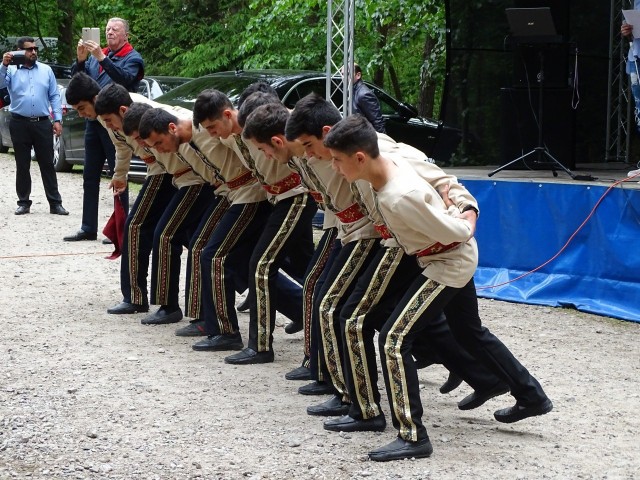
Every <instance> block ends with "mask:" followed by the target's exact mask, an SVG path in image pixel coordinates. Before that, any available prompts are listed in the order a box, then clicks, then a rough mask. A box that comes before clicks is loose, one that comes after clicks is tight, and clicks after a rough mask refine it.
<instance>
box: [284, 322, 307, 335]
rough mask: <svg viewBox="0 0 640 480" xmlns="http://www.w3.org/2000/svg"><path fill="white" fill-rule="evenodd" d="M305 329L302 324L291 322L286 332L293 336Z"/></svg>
mask: <svg viewBox="0 0 640 480" xmlns="http://www.w3.org/2000/svg"><path fill="white" fill-rule="evenodd" d="M303 327H304V325H303V324H302V322H289V323H287V324H286V325H285V326H284V331H285V332H286V333H288V334H289V335H291V334H293V333H298V332H299V331H300V330H302V328H303Z"/></svg>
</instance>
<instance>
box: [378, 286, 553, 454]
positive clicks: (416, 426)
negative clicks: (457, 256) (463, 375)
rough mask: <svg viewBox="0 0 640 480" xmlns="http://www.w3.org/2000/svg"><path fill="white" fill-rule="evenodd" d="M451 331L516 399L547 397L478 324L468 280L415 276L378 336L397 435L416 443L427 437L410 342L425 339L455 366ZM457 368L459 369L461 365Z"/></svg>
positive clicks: (526, 400) (528, 400)
mask: <svg viewBox="0 0 640 480" xmlns="http://www.w3.org/2000/svg"><path fill="white" fill-rule="evenodd" d="M442 311H444V313H445V315H446V319H445V318H444V317H443V316H442V315H441V312H442ZM450 332H453V335H454V337H455V339H456V340H457V341H458V342H459V343H460V344H461V345H462V346H463V347H465V348H466V349H467V350H468V351H469V352H470V353H471V354H472V355H474V357H475V358H476V359H477V360H478V361H479V362H481V363H483V364H484V366H486V367H487V368H488V369H489V370H490V371H491V372H492V373H493V374H495V375H496V376H497V377H498V378H500V379H501V380H503V381H504V382H505V383H507V384H508V385H509V387H510V388H511V389H512V394H513V395H514V396H515V397H516V400H517V402H518V403H520V404H522V405H532V404H536V403H539V402H541V401H543V400H544V399H546V395H545V394H544V391H543V390H542V387H541V386H540V384H539V383H538V382H537V380H536V379H535V378H533V377H532V376H531V374H530V373H529V372H528V371H527V370H526V369H525V368H524V367H523V366H522V365H521V364H520V363H519V362H518V361H517V360H516V359H515V357H514V356H513V354H512V353H511V352H510V351H509V350H508V349H507V347H506V346H504V344H503V343H502V342H500V340H498V338H497V337H496V336H495V335H493V334H491V333H490V332H489V330H488V329H486V328H485V327H483V326H482V324H481V321H480V317H479V315H478V302H477V297H476V291H475V285H474V283H473V279H472V280H471V281H469V283H467V285H465V286H464V287H463V288H453V287H446V286H444V285H442V284H440V283H438V282H435V281H433V280H431V279H429V278H427V277H424V276H423V275H419V276H418V277H417V278H416V279H415V280H414V281H413V283H412V284H411V285H410V287H409V288H408V289H407V292H406V293H405V295H404V296H403V297H402V299H401V301H400V303H398V305H397V307H396V308H395V309H394V311H393V313H392V314H391V317H390V318H389V320H388V321H387V322H386V323H385V324H384V326H383V328H382V330H381V331H380V336H379V337H378V344H379V345H378V346H379V350H380V360H381V365H382V373H383V376H384V381H385V386H386V390H387V396H388V398H389V404H390V406H391V416H392V420H393V426H394V427H395V428H396V429H397V430H398V432H399V433H398V434H399V436H400V437H401V438H403V439H405V440H408V441H414V442H415V441H418V440H422V439H423V438H426V437H427V430H426V428H425V427H424V425H423V424H422V413H423V410H422V402H421V399H420V388H419V385H418V374H417V371H416V367H415V362H414V360H413V356H412V354H411V351H412V347H413V344H414V343H415V342H416V341H428V342H429V343H430V345H431V347H432V348H434V349H435V350H436V351H437V352H438V354H439V355H441V356H442V358H443V359H446V360H447V361H448V362H449V363H450V364H452V365H455V364H456V363H457V362H459V359H458V357H457V355H456V352H455V351H453V350H452V348H451V346H450V343H449V337H450ZM457 368H458V369H459V370H461V371H464V365H458V367H457Z"/></svg>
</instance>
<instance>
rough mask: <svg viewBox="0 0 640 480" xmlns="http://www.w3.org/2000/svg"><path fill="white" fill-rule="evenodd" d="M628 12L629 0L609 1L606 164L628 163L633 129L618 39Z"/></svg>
mask: <svg viewBox="0 0 640 480" xmlns="http://www.w3.org/2000/svg"><path fill="white" fill-rule="evenodd" d="M631 9H633V1H632V0H611V15H610V19H611V22H610V25H609V92H608V96H607V135H606V152H605V162H625V163H629V153H630V152H629V148H630V144H631V135H633V132H634V131H635V128H636V126H635V119H634V112H633V107H634V105H633V99H632V98H631V97H632V95H631V88H630V85H629V76H628V75H627V74H626V53H627V42H625V41H623V40H622V39H621V38H620V25H621V24H622V20H623V18H624V17H623V15H622V10H631ZM636 33H637V32H636Z"/></svg>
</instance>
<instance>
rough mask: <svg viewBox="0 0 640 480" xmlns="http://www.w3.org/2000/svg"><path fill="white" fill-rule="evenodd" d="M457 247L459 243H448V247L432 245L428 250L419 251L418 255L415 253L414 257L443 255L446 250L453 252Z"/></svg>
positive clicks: (439, 244)
mask: <svg viewBox="0 0 640 480" xmlns="http://www.w3.org/2000/svg"><path fill="white" fill-rule="evenodd" d="M458 245H460V242H453V243H450V244H449V245H443V244H441V243H434V244H433V245H431V246H430V247H429V248H425V249H424V250H420V251H419V252H418V253H416V257H427V256H429V255H435V254H436V253H443V252H446V251H448V250H453V249H454V248H456V247H457V246H458Z"/></svg>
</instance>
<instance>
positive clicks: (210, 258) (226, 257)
mask: <svg viewBox="0 0 640 480" xmlns="http://www.w3.org/2000/svg"><path fill="white" fill-rule="evenodd" d="M271 208H272V206H271V204H270V203H269V202H267V201H266V200H264V201H261V202H253V203H244V204H234V205H231V206H230V207H229V208H228V209H227V210H226V212H225V213H224V215H223V216H222V218H221V219H220V221H219V222H218V224H217V226H216V228H215V229H214V231H213V234H212V235H211V238H210V239H209V241H208V242H207V245H206V246H205V247H204V248H203V250H202V254H201V257H200V264H201V267H202V289H203V290H202V309H201V316H200V318H201V320H204V321H205V331H206V332H207V335H210V336H215V335H221V334H230V333H235V332H237V331H238V315H237V314H236V308H235V302H236V292H244V291H245V290H246V289H247V287H248V278H249V258H250V257H251V252H252V251H253V247H254V246H255V241H256V238H258V237H259V236H260V233H261V232H262V229H263V228H264V225H265V223H266V220H267V218H269V215H270V213H271Z"/></svg>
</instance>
